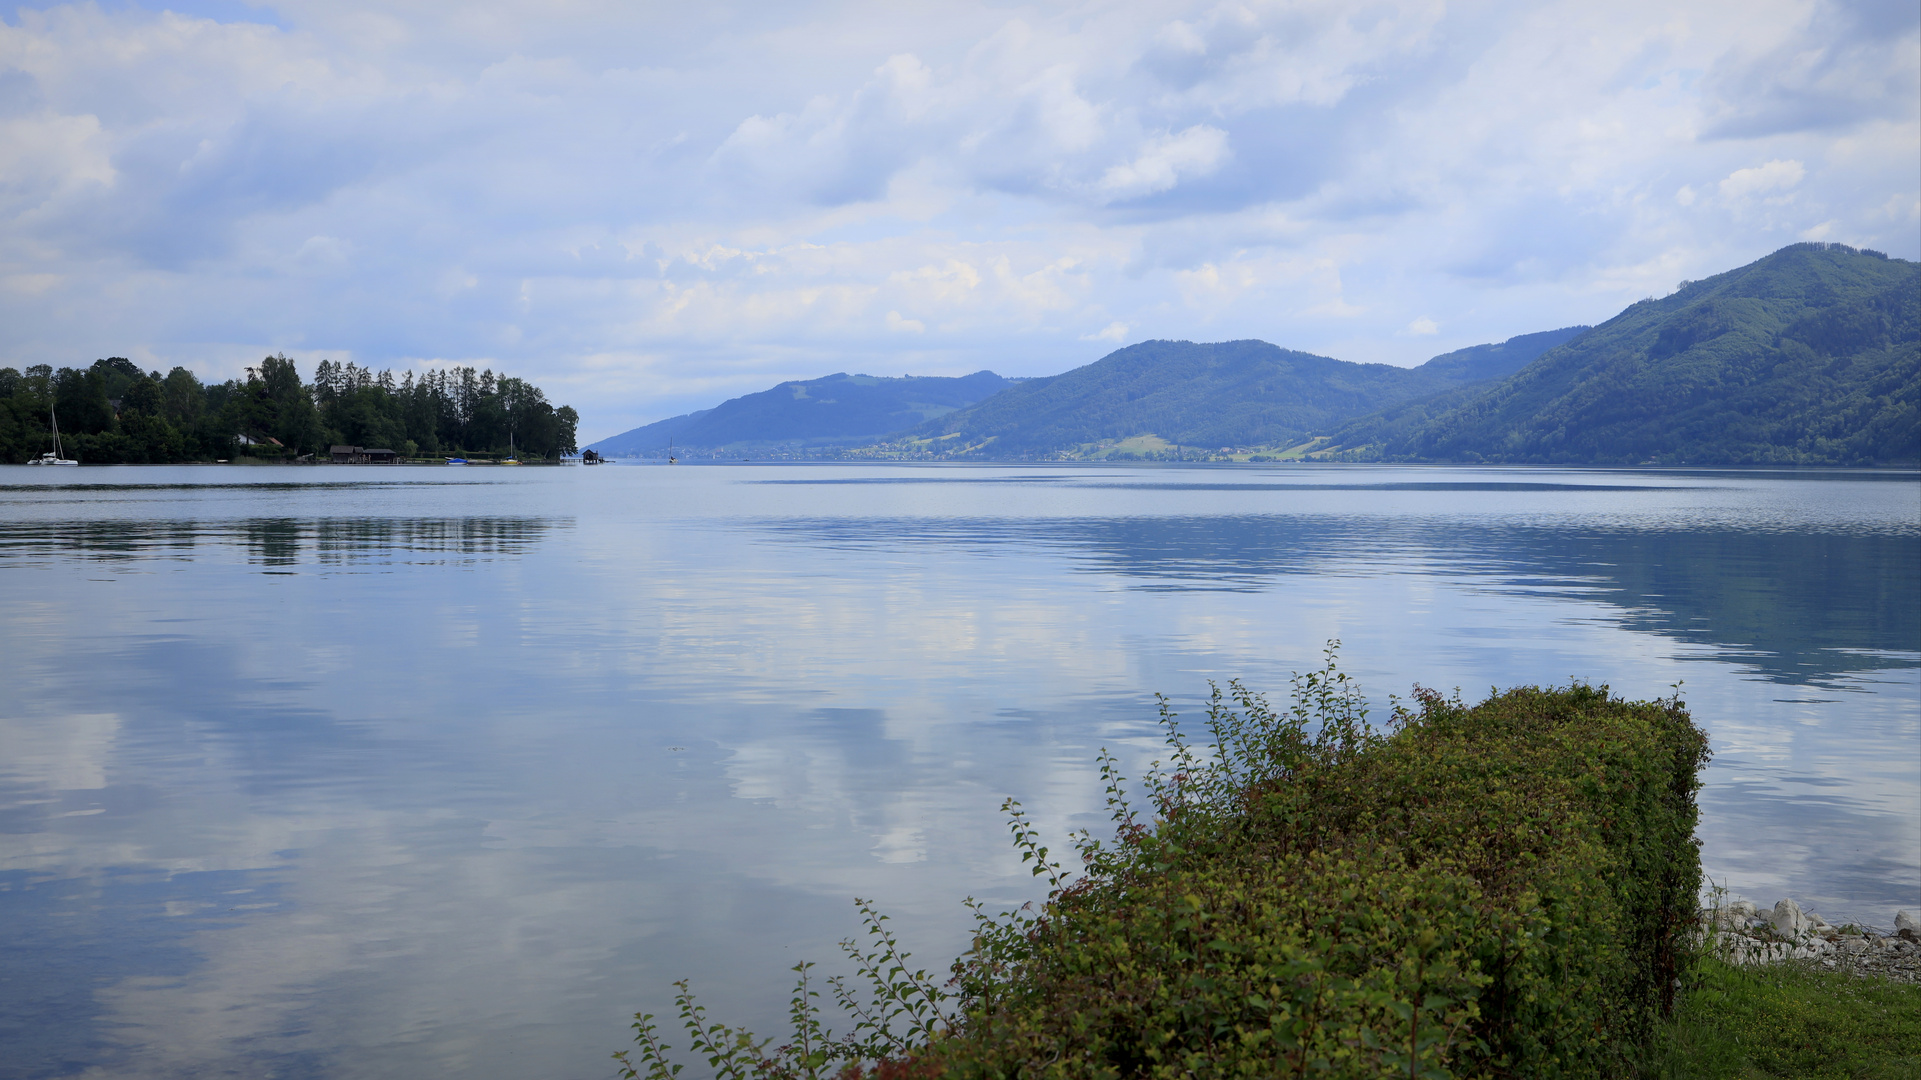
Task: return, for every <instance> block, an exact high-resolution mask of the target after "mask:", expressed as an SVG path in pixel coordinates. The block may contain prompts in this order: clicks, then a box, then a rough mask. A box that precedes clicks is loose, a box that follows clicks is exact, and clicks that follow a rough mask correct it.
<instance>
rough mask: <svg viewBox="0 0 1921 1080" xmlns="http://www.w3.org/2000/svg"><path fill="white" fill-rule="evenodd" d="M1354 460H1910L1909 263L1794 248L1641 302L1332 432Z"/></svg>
mask: <svg viewBox="0 0 1921 1080" xmlns="http://www.w3.org/2000/svg"><path fill="white" fill-rule="evenodd" d="M1329 441H1330V444H1331V446H1330V449H1329V450H1328V451H1327V452H1326V453H1327V456H1337V457H1344V458H1347V459H1349V460H1358V461H1382V460H1386V461H1464V462H1481V461H1492V462H1506V463H1583V464H1638V463H1642V462H1647V463H1659V464H1664V465H1666V464H1694V465H1702V464H1723V465H1765V464H1783V465H1865V464H1872V463H1877V462H1913V461H1916V460H1918V459H1921V266H1916V265H1915V264H1914V263H1912V262H1907V261H1904V260H1901V259H1890V258H1888V257H1887V256H1886V255H1883V254H1881V253H1880V252H1877V251H1865V250H1857V249H1855V248H1851V247H1847V246H1845V245H1842V244H1817V243H1806V244H1793V245H1790V246H1788V247H1785V248H1782V249H1781V250H1779V251H1777V252H1775V253H1774V254H1772V255H1769V256H1767V257H1765V258H1762V259H1759V260H1757V261H1755V262H1753V263H1750V264H1748V265H1747V266H1744V267H1741V268H1740V269H1737V270H1730V271H1728V272H1727V273H1725V274H1719V275H1716V276H1714V277H1711V278H1708V279H1707V280H1705V281H1695V282H1683V283H1682V285H1681V288H1680V289H1679V290H1677V291H1676V292H1675V293H1674V294H1673V295H1671V296H1668V297H1666V298H1665V299H1660V300H1644V301H1642V302H1640V303H1638V304H1634V305H1632V306H1631V307H1629V308H1628V309H1627V310H1626V311H1623V312H1622V313H1621V314H1620V315H1618V316H1616V317H1615V318H1613V319H1610V320H1609V321H1608V322H1606V323H1604V324H1603V325H1601V326H1597V327H1595V328H1594V329H1593V330H1591V331H1589V332H1588V333H1586V334H1584V335H1582V336H1581V337H1579V338H1577V339H1575V340H1573V341H1570V342H1568V343H1567V344H1565V345H1562V346H1561V347H1560V348H1558V349H1554V350H1552V351H1550V352H1548V353H1546V354H1545V355H1543V356H1542V357H1541V358H1540V359H1539V360H1537V361H1535V362H1534V363H1533V364H1530V365H1529V366H1528V367H1526V368H1524V369H1522V370H1521V371H1519V372H1517V373H1516V374H1514V375H1513V376H1511V377H1509V378H1507V379H1505V380H1503V381H1501V382H1499V383H1496V384H1494V385H1492V386H1490V387H1487V388H1485V389H1481V390H1476V391H1472V392H1468V393H1458V392H1457V393H1455V394H1452V395H1449V396H1447V397H1443V398H1437V399H1433V400H1430V401H1425V402H1416V403H1414V405H1413V406H1410V407H1403V408H1401V409H1398V410H1390V411H1388V412H1383V413H1380V414H1377V415H1374V416H1369V417H1365V418H1362V419H1360V420H1357V421H1354V422H1351V423H1349V424H1348V425H1346V426H1345V427H1344V428H1343V429H1341V430H1338V431H1336V432H1335V433H1334V434H1333V435H1332V437H1331V438H1330V440H1329Z"/></svg>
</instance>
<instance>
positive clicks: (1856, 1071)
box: [1648, 960, 1921, 1080]
mask: <svg viewBox="0 0 1921 1080" xmlns="http://www.w3.org/2000/svg"><path fill="white" fill-rule="evenodd" d="M1692 982H1693V985H1692V986H1691V987H1689V988H1688V990H1687V992H1686V993H1685V994H1684V995H1683V996H1682V998H1681V999H1680V1001H1679V1002H1678V1003H1677V1007H1676V1009H1675V1013H1674V1017H1673V1019H1672V1020H1671V1021H1670V1022H1669V1023H1668V1025H1667V1027H1666V1029H1665V1030H1664V1031H1663V1032H1662V1037H1661V1040H1660V1043H1659V1045H1657V1046H1656V1047H1655V1052H1654V1056H1653V1060H1652V1061H1651V1062H1650V1065H1651V1067H1650V1069H1649V1070H1648V1076H1649V1078H1650V1080H1723V1078H1726V1080H1769V1078H1774V1077H1783V1078H1786V1077H1793V1078H1795V1080H1881V1078H1884V1077H1885V1078H1888V1080H1913V1078H1914V1077H1917V1076H1921V986H1917V985H1914V984H1901V983H1891V982H1888V981H1886V980H1883V979H1863V978H1859V977H1856V976H1853V975H1848V974H1843V973H1840V972H1833V971H1823V970H1819V969H1814V968H1809V967H1804V966H1802V965H1799V964H1772V965H1767V966H1765V967H1734V966H1732V965H1730V964H1726V963H1723V962H1721V961H1718V960H1706V961H1703V962H1702V964H1701V966H1700V967H1699V968H1698V969H1697V970H1696V972H1695V974H1694V977H1693V980H1692Z"/></svg>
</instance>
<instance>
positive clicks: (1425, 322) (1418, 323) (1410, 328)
mask: <svg viewBox="0 0 1921 1080" xmlns="http://www.w3.org/2000/svg"><path fill="white" fill-rule="evenodd" d="M1407 332H1408V333H1410V334H1417V335H1420V336H1423V337H1426V336H1431V335H1433V334H1438V333H1440V332H1441V325H1440V324H1439V323H1437V322H1435V321H1434V320H1433V319H1430V318H1428V317H1427V316H1425V315H1423V316H1421V317H1420V318H1418V319H1415V320H1414V321H1413V322H1411V323H1408V324H1407Z"/></svg>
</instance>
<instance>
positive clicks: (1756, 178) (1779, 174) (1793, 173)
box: [1721, 160, 1808, 199]
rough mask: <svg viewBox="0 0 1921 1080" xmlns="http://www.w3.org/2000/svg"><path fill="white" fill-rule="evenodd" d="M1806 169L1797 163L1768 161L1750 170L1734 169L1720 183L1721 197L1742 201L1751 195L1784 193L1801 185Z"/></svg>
mask: <svg viewBox="0 0 1921 1080" xmlns="http://www.w3.org/2000/svg"><path fill="white" fill-rule="evenodd" d="M1807 172H1808V171H1807V169H1806V168H1805V167H1803V166H1802V164H1801V163H1800V162H1798V161H1780V160H1776V161H1770V162H1768V163H1767V164H1765V165H1756V166H1755V167H1753V168H1751V169H1736V170H1735V171H1733V172H1731V173H1729V174H1728V177H1727V179H1725V180H1723V181H1721V197H1722V198H1724V199H1744V198H1747V197H1749V196H1751V195H1760V194H1766V193H1768V192H1775V191H1786V190H1788V189H1789V188H1792V187H1795V186H1796V185H1798V184H1800V183H1801V180H1802V179H1803V178H1804V177H1806V176H1807Z"/></svg>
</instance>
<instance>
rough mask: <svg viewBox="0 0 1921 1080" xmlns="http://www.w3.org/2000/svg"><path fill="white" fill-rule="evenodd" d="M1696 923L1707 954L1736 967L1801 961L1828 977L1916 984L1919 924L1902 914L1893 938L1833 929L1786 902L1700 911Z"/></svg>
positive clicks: (1854, 927) (1920, 966)
mask: <svg viewBox="0 0 1921 1080" xmlns="http://www.w3.org/2000/svg"><path fill="white" fill-rule="evenodd" d="M1701 919H1702V925H1703V932H1704V936H1705V938H1706V939H1707V945H1708V950H1709V952H1710V953H1711V954H1712V955H1715V956H1718V957H1720V958H1721V959H1723V960H1726V961H1727V962H1729V963H1731V964H1734V965H1736V966H1747V965H1752V964H1778V963H1784V962H1788V961H1804V962H1808V963H1810V964H1812V965H1813V966H1816V967H1819V968H1823V969H1826V970H1829V971H1848V972H1852V973H1854V974H1857V975H1861V976H1864V977H1865V976H1870V975H1872V976H1879V977H1881V978H1885V979H1888V980H1891V981H1894V982H1902V983H1921V924H1918V923H1917V921H1916V919H1915V917H1914V915H1913V914H1911V913H1910V912H1907V911H1897V912H1896V913H1895V916H1894V930H1893V931H1892V932H1883V931H1881V930H1879V929H1877V928H1875V927H1873V926H1867V925H1861V924H1844V925H1842V926H1834V925H1831V924H1830V923H1829V922H1828V921H1827V920H1826V919H1823V918H1822V917H1821V916H1820V915H1818V914H1816V913H1814V912H1811V911H1802V910H1801V905H1799V904H1797V903H1795V902H1794V901H1793V900H1786V899H1784V900H1781V901H1779V902H1778V903H1776V904H1775V905H1774V907H1773V908H1772V909H1768V908H1762V907H1760V906H1759V905H1757V904H1755V903H1753V902H1752V901H1748V900H1737V901H1734V902H1733V903H1730V904H1727V905H1725V906H1721V905H1716V906H1713V907H1710V908H1707V909H1705V910H1703V911H1702V913H1701Z"/></svg>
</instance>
